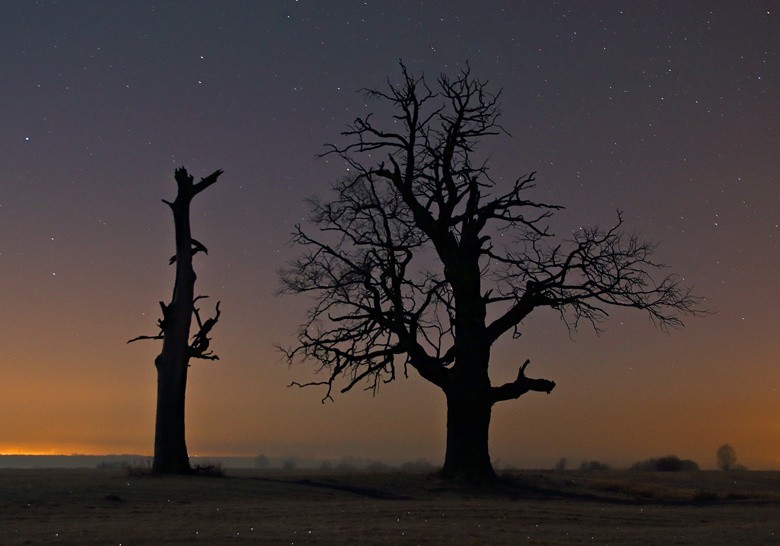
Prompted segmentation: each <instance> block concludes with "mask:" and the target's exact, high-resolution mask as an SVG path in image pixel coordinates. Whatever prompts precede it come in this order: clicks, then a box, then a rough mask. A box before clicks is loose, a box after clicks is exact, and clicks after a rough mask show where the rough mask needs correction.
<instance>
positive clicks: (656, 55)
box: [0, 0, 780, 469]
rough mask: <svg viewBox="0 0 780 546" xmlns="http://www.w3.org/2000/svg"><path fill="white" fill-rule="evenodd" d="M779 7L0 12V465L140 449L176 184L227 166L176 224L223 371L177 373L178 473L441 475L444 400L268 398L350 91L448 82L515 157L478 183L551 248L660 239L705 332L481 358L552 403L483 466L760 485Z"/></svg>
mask: <svg viewBox="0 0 780 546" xmlns="http://www.w3.org/2000/svg"><path fill="white" fill-rule="evenodd" d="M778 12H780V10H778V9H777V6H776V4H775V3H773V2H750V1H746V2H691V3H687V2H676V1H668V2H609V1H599V2H508V1H498V2H493V3H489V4H487V3H481V2H480V3H477V2H465V1H449V2H407V1H401V2H380V1H366V2H362V1H361V2H357V1H339V2H314V1H306V0H301V1H279V2H249V1H247V2H238V1H233V2H205V1H204V2H149V1H138V2H132V3H125V4H118V3H113V2H96V1H93V2H88V1H84V2H56V1H38V2H22V1H8V2H3V3H2V4H0V70H1V71H2V74H1V77H0V124H1V126H2V131H1V132H0V159H1V160H2V170H0V309H1V310H2V311H1V312H0V348H1V349H0V374H1V377H2V380H0V453H66V454H68V453H76V452H78V453H95V454H99V453H150V452H151V450H152V443H153V430H154V428H153V424H154V423H153V420H154V405H155V392H156V372H155V369H154V365H153V360H154V357H155V356H156V355H157V353H158V352H159V349H160V345H159V342H154V341H146V342H138V343H135V344H132V345H127V344H126V343H125V342H126V341H127V340H128V339H130V338H132V337H135V336H137V335H141V334H154V333H156V331H155V322H156V320H157V318H158V312H159V307H158V304H157V302H158V301H159V300H161V299H164V300H168V299H169V297H170V291H171V287H172V283H173V272H174V269H173V267H170V266H168V265H167V264H168V258H169V257H170V256H171V254H172V253H173V250H174V245H173V222H172V218H171V215H170V211H169V210H168V208H167V207H166V206H165V205H163V204H162V202H161V199H163V198H166V199H170V198H172V197H173V196H174V195H175V183H174V181H173V172H174V169H175V168H176V167H178V166H182V165H183V166H185V167H186V168H187V169H188V170H189V171H190V172H191V173H192V174H194V175H195V176H196V177H201V176H205V175H207V174H209V173H211V172H212V171H214V170H215V169H218V168H221V169H224V170H225V174H224V175H223V176H222V177H221V178H220V180H219V182H218V183H217V184H216V185H214V186H213V187H211V188H209V190H208V191H207V192H204V193H203V194H201V195H199V196H198V197H197V199H196V200H195V201H194V203H193V219H192V227H193V236H194V237H196V238H197V239H199V240H200V241H202V242H203V243H204V244H205V245H206V246H207V247H208V248H209V255H208V256H203V255H198V256H197V258H196V259H195V269H196V271H197V273H198V283H197V285H196V290H197V291H198V292H200V293H204V294H208V295H210V296H211V298H212V299H213V300H217V299H219V300H221V301H222V306H221V308H222V313H223V314H222V317H221V320H220V322H219V324H218V325H217V327H216V328H215V330H214V331H213V334H214V336H213V337H214V339H213V342H212V348H213V349H214V350H215V352H216V353H217V354H219V356H220V358H221V360H220V361H217V362H213V363H211V362H204V361H194V362H193V363H192V367H191V369H190V375H189V389H188V397H187V404H188V410H187V412H188V413H187V427H188V447H189V450H190V454H191V455H199V454H203V455H254V454H259V453H265V454H268V455H270V456H287V455H295V456H300V457H323V458H337V457H340V456H342V455H351V456H363V457H370V458H381V459H384V460H388V461H391V462H399V461H405V460H413V459H416V458H418V457H424V458H427V459H430V460H432V461H436V462H440V461H441V460H443V455H444V434H445V430H444V422H445V406H444V398H443V396H442V394H441V392H440V391H438V389H436V388H435V387H433V386H432V385H429V384H427V382H426V381H424V380H422V379H421V378H419V377H415V376H414V375H413V374H412V375H411V376H410V378H409V379H400V380H398V381H396V382H395V383H394V384H391V385H386V386H383V387H382V388H381V389H380V392H379V393H378V395H377V396H376V397H374V398H372V396H371V394H370V393H366V392H361V391H354V392H351V393H349V394H346V395H340V396H336V400H335V403H327V404H324V405H323V404H321V403H320V399H321V396H322V392H321V391H318V390H316V389H302V390H301V389H296V388H288V387H287V385H288V384H289V383H290V382H291V381H296V380H307V379H312V378H313V377H314V376H313V373H314V368H313V366H309V367H298V368H293V369H289V368H288V367H287V366H286V364H284V363H283V362H282V359H281V357H280V354H279V353H278V351H276V350H275V349H274V345H275V344H280V345H289V344H292V343H293V342H294V332H295V330H296V327H297V325H298V324H299V323H301V322H302V321H303V320H304V318H305V310H306V307H307V301H306V298H305V297H303V296H298V297H292V296H285V297H280V296H277V295H276V292H277V290H278V288H279V281H278V276H277V271H278V269H279V268H280V267H281V266H282V265H283V264H284V263H285V261H287V260H289V259H290V258H292V257H293V256H295V255H296V253H297V252H298V250H297V249H295V248H293V247H291V246H290V239H291V236H290V234H291V231H292V228H293V225H294V224H295V223H297V222H305V221H306V218H307V205H306V203H305V201H304V199H305V198H306V197H308V196H312V195H317V196H320V197H323V198H327V197H328V192H329V188H330V185H331V183H332V182H334V181H335V180H336V179H337V178H338V177H340V176H341V175H342V174H343V173H344V172H345V165H344V164H343V162H341V161H340V160H337V159H334V158H330V159H319V160H318V159H316V158H315V155H316V154H317V153H320V152H322V151H323V150H324V148H323V145H324V144H325V143H326V142H343V141H340V140H339V138H340V137H339V133H340V131H342V130H343V129H344V127H345V126H346V125H347V124H348V123H350V122H351V121H352V120H353V119H354V118H355V117H356V116H357V115H364V114H365V113H367V112H370V111H372V110H373V109H375V108H376V107H377V105H376V104H372V103H366V100H365V99H364V97H363V95H361V94H360V93H356V92H355V91H356V90H358V89H360V88H364V87H381V86H383V85H385V81H386V78H388V77H390V78H391V79H394V78H396V77H397V75H398V60H399V59H403V60H404V62H405V63H406V64H407V66H408V68H409V69H410V71H412V72H413V73H415V74H422V73H424V74H425V75H426V76H427V77H428V78H429V79H431V80H433V79H434V78H435V77H436V76H437V75H438V74H439V73H440V72H448V73H450V74H453V73H454V72H455V71H457V70H458V69H459V68H460V67H462V66H463V64H464V62H466V61H468V62H469V64H470V66H471V69H472V72H473V74H474V75H476V76H478V77H480V78H483V79H488V80H490V82H491V83H492V85H493V86H494V89H496V90H497V89H499V88H501V89H503V91H502V96H501V104H502V110H503V112H504V116H503V119H502V124H503V126H504V127H505V128H506V129H507V130H508V132H509V133H511V135H512V137H511V138H509V137H501V138H494V139H492V140H487V141H485V142H484V146H483V148H482V151H483V152H485V153H489V154H490V155H491V163H490V169H491V170H490V172H491V174H492V175H493V177H494V178H496V179H497V180H499V181H501V180H505V181H511V180H513V179H514V178H516V177H517V176H520V175H522V174H523V173H526V172H529V171H537V172H538V174H537V180H538V187H537V189H536V190H535V195H534V196H535V197H538V198H540V199H541V200H544V201H548V202H552V203H558V204H561V205H565V206H566V209H565V210H563V211H560V212H559V213H558V214H556V217H555V219H554V222H553V226H554V227H555V231H556V232H557V233H558V234H559V235H561V236H562V237H563V238H566V237H567V235H568V234H569V233H570V232H571V231H572V230H574V229H577V228H578V227H579V226H582V225H585V224H609V223H611V222H612V221H614V218H615V211H616V210H617V209H620V210H622V211H624V214H625V220H626V225H627V228H628V229H629V230H631V231H635V232H636V233H638V234H640V235H642V236H643V237H645V238H648V239H651V240H655V241H658V243H659V246H658V250H657V257H658V259H659V260H660V261H663V262H665V263H667V264H669V265H670V266H671V270H672V271H674V272H676V273H678V274H680V275H681V276H682V277H684V278H685V279H686V282H688V283H689V284H691V285H693V286H694V289H695V292H696V294H697V295H700V296H703V297H705V298H706V299H707V301H706V307H707V308H709V309H711V310H712V311H714V313H713V314H712V315H709V316H706V317H703V318H690V319H688V320H687V321H686V327H685V328H683V329H681V330H677V331H674V332H672V334H671V335H667V334H664V333H661V332H659V331H657V330H655V329H654V328H653V326H652V325H651V324H650V323H649V321H648V320H647V317H646V316H644V315H642V314H640V313H638V312H633V313H632V312H622V311H621V312H616V313H614V314H613V315H612V317H611V318H610V320H609V321H608V322H607V323H606V324H605V325H604V326H605V328H606V331H605V332H604V333H603V334H602V335H600V336H596V335H595V334H594V333H593V332H592V331H590V330H588V329H587V328H582V329H581V330H580V331H579V332H578V333H577V334H576V335H575V336H574V337H573V339H570V338H569V335H568V333H567V330H566V328H565V327H564V325H563V324H562V323H560V321H559V320H558V319H557V317H556V316H554V315H553V314H545V313H544V312H541V313H540V312H536V313H535V314H533V315H531V317H529V319H528V320H527V321H526V323H525V324H524V335H523V337H522V339H521V340H519V341H511V340H504V341H501V342H500V343H499V344H498V345H497V346H496V348H495V349H494V351H493V361H492V362H493V367H492V370H491V377H492V379H493V382H494V383H503V382H505V381H507V380H511V379H513V378H514V376H515V374H516V373H517V366H518V364H519V363H521V362H522V361H524V360H525V359H526V358H530V359H531V361H532V364H531V367H530V368H529V375H531V376H540V377H545V378H549V379H552V380H554V381H556V383H557V387H556V389H555V390H554V391H553V393H552V394H551V395H549V396H547V395H543V394H539V393H529V394H527V395H525V396H523V397H522V398H521V399H519V400H517V401H513V402H506V403H503V404H500V405H498V406H496V408H495V409H494V412H493V423H492V428H491V452H492V455H493V459H494V461H497V462H498V465H499V466H501V465H504V464H513V465H517V466H530V467H545V466H546V467H549V466H552V465H553V464H554V462H555V461H556V460H557V459H558V458H559V457H567V458H568V459H569V460H570V461H572V462H574V463H575V464H576V463H577V462H579V461H580V460H582V459H599V460H604V461H606V462H609V463H611V464H615V465H624V464H630V463H632V462H634V461H636V460H639V459H645V458H648V457H653V456H660V455H665V454H670V453H673V454H676V455H678V456H680V457H684V458H692V459H694V460H696V461H697V462H699V464H700V465H701V466H703V467H705V468H706V467H713V466H714V463H715V450H716V449H717V447H718V446H719V445H720V444H722V443H724V442H729V443H731V444H732V445H733V446H734V447H735V448H736V451H737V455H738V457H739V461H740V462H741V463H743V464H745V465H747V466H748V467H749V468H757V469H758V468H773V469H780V392H778V388H780V362H779V357H780V310H779V309H780V308H779V307H778V302H780V287H779V286H778V283H777V271H778V270H780V246H779V245H780V159H778V157H779V155H778V153H777V151H778V150H779V149H780V136H779V135H778V129H779V128H780V93H779V92H778V75H779V71H778V68H780V59H778V50H780V43H778V42H779V41H780V22H779V20H778Z"/></svg>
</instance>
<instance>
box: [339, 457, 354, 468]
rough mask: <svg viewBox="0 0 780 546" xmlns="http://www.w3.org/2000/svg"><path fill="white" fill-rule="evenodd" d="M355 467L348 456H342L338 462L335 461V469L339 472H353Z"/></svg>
mask: <svg viewBox="0 0 780 546" xmlns="http://www.w3.org/2000/svg"><path fill="white" fill-rule="evenodd" d="M356 468H357V467H356V466H355V463H353V462H352V461H351V460H350V459H349V458H347V457H344V458H343V459H341V460H340V461H339V462H338V463H336V470H338V471H339V472H354V470H355V469H356Z"/></svg>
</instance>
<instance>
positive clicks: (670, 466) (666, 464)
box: [631, 455, 699, 472]
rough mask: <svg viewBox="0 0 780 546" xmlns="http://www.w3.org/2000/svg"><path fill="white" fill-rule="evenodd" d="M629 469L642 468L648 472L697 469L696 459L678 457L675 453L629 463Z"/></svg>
mask: <svg viewBox="0 0 780 546" xmlns="http://www.w3.org/2000/svg"><path fill="white" fill-rule="evenodd" d="M631 470H644V471H648V472H690V471H694V470H699V465H698V464H696V461H692V460H690V459H680V458H679V457H677V456H676V455H666V456H665V457H657V458H653V459H647V460H644V461H639V462H636V463H634V464H633V465H631Z"/></svg>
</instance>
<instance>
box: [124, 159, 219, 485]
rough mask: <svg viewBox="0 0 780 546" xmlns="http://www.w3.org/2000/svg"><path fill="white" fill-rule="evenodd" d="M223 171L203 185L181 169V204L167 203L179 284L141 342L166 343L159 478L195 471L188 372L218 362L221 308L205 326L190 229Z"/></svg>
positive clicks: (157, 444) (160, 382) (196, 246)
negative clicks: (188, 437)
mask: <svg viewBox="0 0 780 546" xmlns="http://www.w3.org/2000/svg"><path fill="white" fill-rule="evenodd" d="M221 174H222V171H221V170H217V171H214V172H213V173H212V174H210V175H209V176H207V177H206V178H203V179H201V181H200V182H198V183H194V182H193V177H192V176H191V175H190V174H189V173H188V172H187V170H186V169H185V168H184V167H181V168H179V169H176V173H175V179H176V184H177V186H178V192H177V195H176V199H175V200H174V201H173V202H170V201H165V200H163V202H164V203H166V204H167V205H168V206H170V208H171V210H172V211H173V222H174V228H175V232H176V256H175V257H174V258H172V259H171V260H172V261H171V263H173V262H175V263H176V281H175V284H174V288H173V297H172V299H171V302H170V303H169V304H167V305H166V304H165V303H164V302H160V307H161V308H162V313H163V317H162V319H160V320H159V321H158V324H159V326H160V333H159V334H158V335H156V336H140V337H137V338H135V339H132V340H130V341H136V340H138V339H162V341H163V347H162V351H161V352H160V354H159V355H158V356H157V358H156V359H155V361H154V364H155V366H156V368H157V415H156V424H155V434H154V462H153V463H152V471H153V472H154V473H158V474H187V473H189V472H191V467H190V462H189V456H188V454H187V444H186V442H185V437H184V401H185V394H186V389H187V368H188V367H189V360H190V358H204V359H209V360H216V359H217V358H218V357H217V356H216V355H214V354H213V353H212V352H210V351H209V350H208V346H209V341H210V338H209V337H208V334H209V332H210V330H211V329H212V328H213V326H214V324H216V322H217V320H219V303H217V307H216V314H215V316H214V317H213V318H210V319H208V320H206V321H201V318H200V314H199V312H198V309H197V308H195V302H196V301H197V300H198V299H200V298H201V297H203V296H199V297H197V298H196V297H195V279H196V278H197V276H196V275H195V271H194V269H193V267H192V256H193V255H194V254H195V253H196V252H198V251H203V252H207V251H206V247H204V246H203V245H202V244H201V243H199V242H198V241H195V240H194V239H193V238H192V234H191V230H190V203H191V202H192V199H193V198H194V197H195V196H196V195H197V194H198V193H200V192H201V191H203V190H205V189H206V188H208V187H209V186H211V185H212V184H214V183H215V182H216V181H217V178H219V176H220V175H221ZM193 314H194V315H195V317H196V320H197V325H198V327H199V330H198V332H197V333H195V335H194V336H193V338H192V339H193V341H192V343H190V326H191V324H192V316H193Z"/></svg>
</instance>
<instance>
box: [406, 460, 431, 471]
mask: <svg viewBox="0 0 780 546" xmlns="http://www.w3.org/2000/svg"><path fill="white" fill-rule="evenodd" d="M400 469H401V471H402V472H433V471H434V470H435V469H436V466H434V465H433V464H432V463H431V462H430V461H427V460H425V459H417V460H416V461H407V462H405V463H403V464H402V465H401V467H400Z"/></svg>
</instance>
